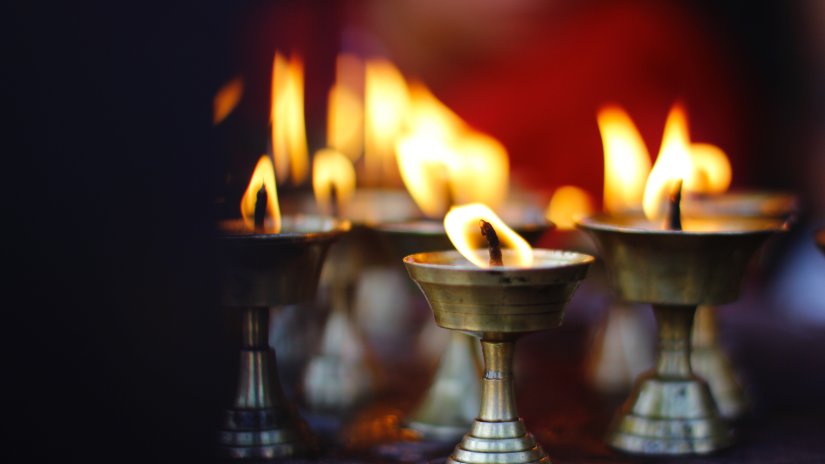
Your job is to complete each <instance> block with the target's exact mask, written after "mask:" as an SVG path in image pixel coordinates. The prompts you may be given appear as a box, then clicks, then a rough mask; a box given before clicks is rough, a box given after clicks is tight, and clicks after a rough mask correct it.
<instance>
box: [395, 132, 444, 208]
mask: <svg viewBox="0 0 825 464" xmlns="http://www.w3.org/2000/svg"><path fill="white" fill-rule="evenodd" d="M396 150H397V157H398V168H399V169H400V171H401V179H402V180H403V181H404V185H405V186H406V187H407V191H408V192H409V193H410V196H412V198H413V200H414V201H415V203H416V204H417V205H418V207H419V208H421V211H422V212H423V213H424V214H425V215H426V216H428V217H435V218H437V217H442V216H443V215H444V213H446V212H447V210H448V209H449V208H450V205H451V204H452V203H453V186H452V183H451V182H450V172H449V171H450V168H449V167H448V164H447V163H450V162H451V161H453V159H452V158H453V156H454V153H453V152H451V151H450V150H449V148H448V147H446V146H445V145H444V144H442V143H440V141H438V140H433V139H430V138H427V137H426V136H422V135H412V136H409V137H405V138H402V139H401V140H399V141H398V145H397V148H396Z"/></svg>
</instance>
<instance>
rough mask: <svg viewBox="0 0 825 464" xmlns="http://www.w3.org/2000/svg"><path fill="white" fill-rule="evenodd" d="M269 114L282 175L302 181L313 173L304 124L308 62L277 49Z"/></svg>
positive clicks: (276, 159)
mask: <svg viewBox="0 0 825 464" xmlns="http://www.w3.org/2000/svg"><path fill="white" fill-rule="evenodd" d="M269 116H270V121H269V122H270V124H271V127H272V155H273V157H274V158H275V167H276V169H277V170H278V177H280V178H281V179H290V180H291V181H292V183H294V184H298V183H301V182H303V181H304V180H306V178H307V175H308V174H309V155H308V152H307V141H306V128H305V125H304V66H303V63H302V61H301V59H300V58H299V57H296V56H292V57H290V59H289V61H287V60H286V58H284V56H283V55H281V53H280V52H275V58H274V60H273V61H272V94H271V105H270V114H269Z"/></svg>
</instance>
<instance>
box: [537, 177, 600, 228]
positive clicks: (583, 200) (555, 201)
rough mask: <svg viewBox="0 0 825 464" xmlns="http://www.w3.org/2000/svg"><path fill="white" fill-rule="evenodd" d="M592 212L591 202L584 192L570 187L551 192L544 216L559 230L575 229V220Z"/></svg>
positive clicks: (566, 186) (588, 195)
mask: <svg viewBox="0 0 825 464" xmlns="http://www.w3.org/2000/svg"><path fill="white" fill-rule="evenodd" d="M592 212H593V201H592V200H591V199H590V194H588V193H587V192H586V191H585V190H583V189H580V188H578V187H575V186H572V185H565V186H563V187H559V188H558V189H556V191H555V192H553V197H552V198H550V204H549V205H547V212H546V213H545V216H546V217H547V220H548V221H550V222H552V223H553V224H555V225H556V227H558V228H559V230H570V229H575V228H576V220H577V219H578V218H579V217H581V216H585V215H587V214H590V213H592Z"/></svg>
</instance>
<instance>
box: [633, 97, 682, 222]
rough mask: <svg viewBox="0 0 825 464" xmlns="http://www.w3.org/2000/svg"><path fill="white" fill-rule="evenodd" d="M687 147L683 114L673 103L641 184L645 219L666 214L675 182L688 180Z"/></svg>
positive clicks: (652, 219) (653, 218)
mask: <svg viewBox="0 0 825 464" xmlns="http://www.w3.org/2000/svg"><path fill="white" fill-rule="evenodd" d="M690 150H691V147H690V136H689V135H688V123H687V114H686V113H685V109H684V107H683V106H682V105H681V104H678V103H677V104H675V105H673V107H672V108H671V109H670V114H668V117H667V121H666V122H665V131H664V135H663V136H662V147H661V149H660V150H659V156H658V157H657V158H656V163H655V164H654V165H653V169H651V171H650V175H649V176H648V178H647V185H646V186H645V193H644V199H643V202H642V209H643V211H644V214H645V216H646V217H647V218H648V219H649V220H651V221H656V220H659V219H663V218H664V217H665V216H666V215H667V208H668V198H669V197H670V194H671V193H672V191H673V189H674V187H675V185H676V182H678V181H679V180H682V181H683V182H684V183H685V184H686V185H687V184H688V183H689V182H690V178H691V176H692V175H693V163H692V161H691V153H690ZM686 190H687V189H686Z"/></svg>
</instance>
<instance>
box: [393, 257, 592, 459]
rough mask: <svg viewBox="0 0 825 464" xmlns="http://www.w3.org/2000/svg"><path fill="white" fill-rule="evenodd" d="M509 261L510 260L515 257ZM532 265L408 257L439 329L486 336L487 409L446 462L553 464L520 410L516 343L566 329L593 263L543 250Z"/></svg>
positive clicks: (483, 402) (483, 405) (483, 408)
mask: <svg viewBox="0 0 825 464" xmlns="http://www.w3.org/2000/svg"><path fill="white" fill-rule="evenodd" d="M503 255H504V261H505V262H507V261H508V258H510V257H511V252H509V251H504V252H503ZM534 259H535V262H534V264H533V265H532V266H531V267H529V268H520V267H495V268H479V267H476V266H474V265H472V264H471V263H469V262H468V261H467V260H466V259H465V258H463V257H462V256H461V255H460V254H459V253H458V252H457V251H439V252H429V253H417V254H413V255H410V256H407V257H405V258H404V264H405V265H406V267H407V271H408V272H409V274H410V277H411V278H412V279H413V280H414V281H415V282H416V283H417V284H418V286H419V287H420V288H421V290H422V291H423V292H424V295H425V297H426V298H427V301H428V302H429V304H430V308H431V309H432V311H433V315H434V316H435V320H436V322H437V323H438V325H440V326H441V327H444V328H447V329H451V330H456V331H461V332H465V333H469V334H472V335H474V336H476V337H479V338H481V348H482V353H483V356H484V366H485V367H484V371H485V372H484V375H483V377H482V398H481V408H480V411H479V414H478V416H477V418H476V420H475V421H474V422H473V423H472V425H471V426H470V430H469V431H468V433H467V434H466V435H464V438H463V439H462V440H461V442H460V443H459V444H458V445H457V446H456V448H455V449H454V450H453V453H452V455H451V456H450V458H449V459H448V460H447V462H448V463H477V464H486V463H493V462H496V463H499V462H500V463H529V462H549V459H548V457H547V454H546V453H545V452H544V450H543V449H542V448H541V446H540V445H539V444H538V443H537V442H536V440H535V438H533V436H532V434H530V433H528V432H527V430H526V428H525V427H524V423H523V422H522V420H521V419H520V418H519V416H518V414H517V412H516V401H515V392H514V389H513V369H512V366H513V356H514V352H515V343H516V340H517V339H518V338H519V337H520V336H521V335H524V334H526V333H530V332H535V331H539V330H545V329H550V328H554V327H558V326H559V325H560V324H561V322H562V319H563V316H564V307H565V305H566V304H567V302H568V301H569V300H570V298H571V297H572V295H573V293H574V291H575V290H576V288H577V286H578V285H579V283H580V282H581V280H582V279H584V277H585V275H586V273H587V269H588V268H589V266H590V264H591V263H592V262H593V258H592V257H591V256H588V255H585V254H582V253H575V252H568V251H557V250H541V249H537V250H534Z"/></svg>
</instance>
